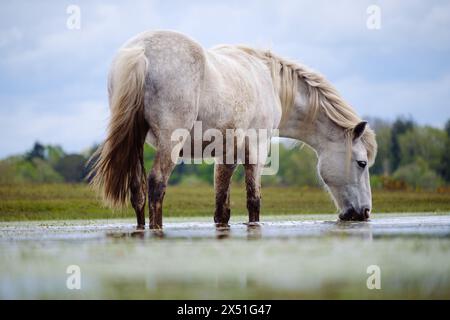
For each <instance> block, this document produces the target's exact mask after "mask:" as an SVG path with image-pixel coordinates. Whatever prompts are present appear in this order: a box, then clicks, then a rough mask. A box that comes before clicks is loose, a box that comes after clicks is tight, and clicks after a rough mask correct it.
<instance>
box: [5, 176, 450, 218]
mask: <svg viewBox="0 0 450 320" xmlns="http://www.w3.org/2000/svg"><path fill="white" fill-rule="evenodd" d="M231 197H232V198H231V199H232V200H231V201H232V213H233V214H237V215H245V214H246V206H245V191H244V186H241V185H236V186H233V188H232V195H231ZM373 202H374V211H375V213H376V212H380V213H381V212H384V213H389V212H450V193H429V192H411V191H408V192H406V191H398V192H392V191H374V194H373ZM164 207H165V213H164V215H165V216H166V217H189V216H211V217H212V215H213V212H214V190H213V187H211V186H170V187H169V188H168V191H167V194H166V199H165V203H164ZM332 212H335V208H334V206H333V204H332V202H331V200H330V198H329V196H328V195H327V194H326V193H325V192H324V191H323V190H318V189H305V188H295V187H277V188H275V187H269V188H263V207H262V214H263V215H282V214H296V213H303V214H305V213H332ZM125 217H134V212H133V211H132V210H131V209H130V208H128V209H124V210H116V211H112V210H110V209H108V208H105V207H103V206H102V204H101V202H100V201H99V199H98V197H97V196H96V195H95V194H94V192H93V191H92V190H91V189H89V187H88V186H86V185H84V184H44V185H11V186H5V185H2V186H0V221H15V220H52V219H101V218H105V219H106V218H108V219H109V218H125Z"/></svg>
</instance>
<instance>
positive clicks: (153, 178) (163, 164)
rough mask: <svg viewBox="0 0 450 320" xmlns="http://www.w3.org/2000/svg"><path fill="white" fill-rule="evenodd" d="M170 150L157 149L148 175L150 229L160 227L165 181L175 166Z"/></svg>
mask: <svg viewBox="0 0 450 320" xmlns="http://www.w3.org/2000/svg"><path fill="white" fill-rule="evenodd" d="M175 164H176V163H175V162H174V161H172V159H171V150H167V149H165V148H160V149H158V151H157V153H156V157H155V161H154V163H153V168H152V170H151V172H150V174H149V176H148V202H149V209H150V229H162V206H163V200H164V195H165V193H166V187H167V182H168V180H169V177H170V174H171V173H172V170H173V168H174V167H175Z"/></svg>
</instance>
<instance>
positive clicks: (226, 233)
mask: <svg viewBox="0 0 450 320" xmlns="http://www.w3.org/2000/svg"><path fill="white" fill-rule="evenodd" d="M230 230H231V229H230V227H229V226H225V227H223V226H220V227H219V226H216V239H217V240H224V239H229V238H230V233H231V231H230Z"/></svg>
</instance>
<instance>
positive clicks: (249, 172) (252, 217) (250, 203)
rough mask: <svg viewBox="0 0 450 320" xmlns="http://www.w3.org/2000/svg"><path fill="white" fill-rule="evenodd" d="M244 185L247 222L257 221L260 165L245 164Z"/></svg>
mask: <svg viewBox="0 0 450 320" xmlns="http://www.w3.org/2000/svg"><path fill="white" fill-rule="evenodd" d="M244 168H245V185H246V189H247V210H248V221H249V223H256V222H259V210H260V206H261V182H260V181H261V166H260V165H258V164H245V165H244Z"/></svg>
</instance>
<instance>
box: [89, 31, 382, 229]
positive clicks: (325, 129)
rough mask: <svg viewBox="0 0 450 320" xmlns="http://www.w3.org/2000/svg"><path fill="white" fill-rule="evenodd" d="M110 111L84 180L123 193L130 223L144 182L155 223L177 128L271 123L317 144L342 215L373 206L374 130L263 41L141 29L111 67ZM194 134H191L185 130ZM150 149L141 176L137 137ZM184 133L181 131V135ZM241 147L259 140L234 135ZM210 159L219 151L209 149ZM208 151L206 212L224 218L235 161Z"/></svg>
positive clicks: (117, 201)
mask: <svg viewBox="0 0 450 320" xmlns="http://www.w3.org/2000/svg"><path fill="white" fill-rule="evenodd" d="M108 89H109V101H110V108H111V119H110V123H109V129H108V135H107V138H106V141H105V142H104V143H103V145H102V146H101V148H99V150H98V152H97V154H96V156H97V157H98V159H97V160H96V163H95V166H94V168H93V171H92V177H93V180H92V183H93V185H94V186H96V187H98V189H99V190H101V192H102V194H103V196H104V199H105V201H106V202H107V203H109V204H110V205H112V206H121V205H123V204H124V203H125V202H126V199H127V197H128V196H130V198H131V203H132V205H133V208H134V209H135V211H136V215H137V222H138V227H144V226H145V214H144V207H145V198H146V195H145V192H146V189H147V186H148V197H149V207H150V228H154V229H159V228H161V227H162V202H163V198H164V194H165V190H166V184H167V181H168V179H169V176H170V174H171V172H172V170H173V168H174V166H175V163H174V161H173V159H172V154H173V152H174V151H175V155H178V154H179V151H180V150H178V149H176V148H180V149H181V147H180V142H179V141H172V139H171V134H172V133H173V132H174V130H176V129H184V130H188V131H190V130H192V128H193V125H194V122H195V121H201V122H202V127H203V130H208V129H216V130H218V131H220V132H224V131H225V130H226V129H243V130H250V129H267V130H272V129H277V128H278V129H279V132H280V136H283V137H288V138H293V139H298V140H301V141H304V142H305V143H307V144H309V145H310V146H311V147H312V148H313V149H315V150H316V152H317V155H318V158H319V164H318V167H319V173H320V176H321V177H322V179H323V181H324V183H325V184H326V186H327V188H328V190H329V191H330V193H331V195H332V196H333V199H334V200H335V203H336V205H337V206H338V207H339V208H340V209H341V211H342V213H341V215H340V217H341V219H357V220H364V219H367V218H368V216H369V212H370V208H371V191H370V185H369V172H368V167H369V166H368V165H370V164H371V163H373V161H374V157H375V154H376V142H375V135H374V133H373V131H372V130H371V129H370V128H368V127H367V126H366V124H367V123H366V122H364V121H361V119H360V118H359V117H358V116H357V115H356V114H355V112H354V111H353V109H352V108H351V107H350V106H348V105H347V104H346V103H345V102H344V101H343V100H342V99H341V97H340V96H339V94H338V93H337V92H336V90H335V89H334V88H333V87H332V86H331V85H330V84H329V83H328V81H327V80H325V79H324V78H323V77H322V76H320V75H319V74H317V73H315V72H312V71H310V70H308V69H307V68H305V67H304V66H302V65H300V64H296V63H293V62H290V61H288V60H285V59H283V58H280V57H278V56H276V55H273V54H272V53H270V52H268V51H260V50H256V49H251V48H247V47H240V46H219V47H216V48H213V49H210V50H205V49H203V48H202V47H201V46H200V45H198V44H197V43H196V42H194V41H193V40H191V39H189V38H188V37H186V36H184V35H182V34H179V33H175V32H169V31H155V32H145V33H142V34H140V35H138V36H136V37H135V38H133V39H131V40H130V41H129V42H128V43H127V44H126V45H125V46H124V47H123V48H122V49H121V50H120V51H119V53H118V55H117V57H116V59H115V60H114V62H113V65H112V67H111V72H110V76H109V85H108ZM191 136H193V135H191ZM145 142H147V143H149V144H150V145H152V146H153V147H154V148H156V149H157V152H156V157H155V161H154V163H153V168H152V170H151V172H150V174H149V176H148V183H147V186H146V178H145V170H144V167H143V145H144V143H145ZM185 142H186V143H191V141H182V143H185ZM233 144H234V148H235V149H239V150H243V149H245V152H244V153H245V154H248V153H249V152H250V151H251V150H252V149H254V148H257V147H258V146H255V145H250V144H249V143H246V142H245V141H233ZM216 160H217V159H216ZM234 161H235V162H232V163H221V162H220V161H216V166H215V191H216V210H215V216H214V221H215V222H216V223H217V224H218V225H219V226H222V225H227V224H228V221H229V218H230V179H231V176H232V174H233V172H234V170H235V168H236V164H237V162H236V159H235V160H234ZM244 167H245V175H246V177H245V181H246V185H247V208H248V211H249V221H250V222H257V221H259V211H260V174H261V170H262V165H261V163H260V162H258V163H256V164H251V163H248V162H245V163H244Z"/></svg>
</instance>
